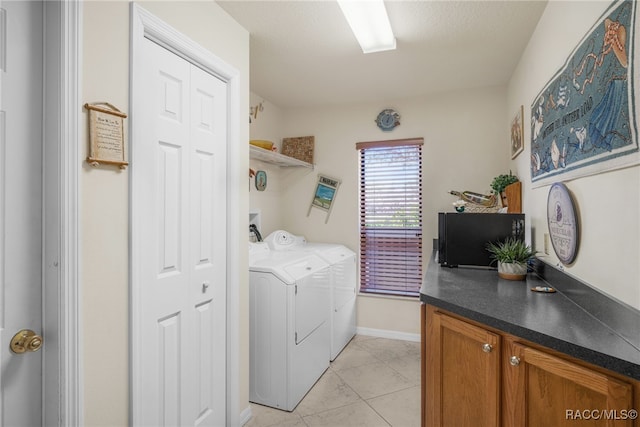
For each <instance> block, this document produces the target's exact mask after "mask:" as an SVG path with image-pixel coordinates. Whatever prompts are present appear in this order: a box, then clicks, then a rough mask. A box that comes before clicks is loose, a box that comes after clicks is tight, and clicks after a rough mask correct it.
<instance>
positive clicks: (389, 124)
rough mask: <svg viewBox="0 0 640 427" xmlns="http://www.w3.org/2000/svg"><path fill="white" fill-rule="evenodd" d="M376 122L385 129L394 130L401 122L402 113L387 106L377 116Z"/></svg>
mask: <svg viewBox="0 0 640 427" xmlns="http://www.w3.org/2000/svg"><path fill="white" fill-rule="evenodd" d="M376 124H377V125H378V127H379V128H380V129H382V130H384V131H390V130H393V128H395V127H396V126H398V125H399V124H400V114H398V112H397V111H396V110H393V109H391V108H386V109H384V110H382V111H380V114H378V117H376Z"/></svg>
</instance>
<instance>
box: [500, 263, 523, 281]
mask: <svg viewBox="0 0 640 427" xmlns="http://www.w3.org/2000/svg"><path fill="white" fill-rule="evenodd" d="M498 276H499V277H502V278H503V279H507V280H524V279H525V278H526V277H527V264H526V263H519V262H500V261H498Z"/></svg>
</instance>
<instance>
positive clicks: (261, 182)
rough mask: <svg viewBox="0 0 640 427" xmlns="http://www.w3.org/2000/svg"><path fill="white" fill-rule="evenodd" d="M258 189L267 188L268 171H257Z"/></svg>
mask: <svg viewBox="0 0 640 427" xmlns="http://www.w3.org/2000/svg"><path fill="white" fill-rule="evenodd" d="M255 179H256V190H258V191H264V190H265V189H266V188H267V173H266V172H265V171H256V178H255Z"/></svg>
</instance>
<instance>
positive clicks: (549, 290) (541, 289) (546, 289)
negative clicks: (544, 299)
mask: <svg viewBox="0 0 640 427" xmlns="http://www.w3.org/2000/svg"><path fill="white" fill-rule="evenodd" d="M531 290H532V291H533V292H541V293H543V294H552V293H554V292H555V291H556V290H555V289H554V288H552V287H550V286H534V287H533V288H531Z"/></svg>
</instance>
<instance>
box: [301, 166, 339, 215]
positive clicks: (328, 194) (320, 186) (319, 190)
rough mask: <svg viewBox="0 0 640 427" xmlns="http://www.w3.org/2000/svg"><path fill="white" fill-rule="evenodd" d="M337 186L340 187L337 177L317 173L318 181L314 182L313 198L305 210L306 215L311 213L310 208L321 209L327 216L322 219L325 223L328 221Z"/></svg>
mask: <svg viewBox="0 0 640 427" xmlns="http://www.w3.org/2000/svg"><path fill="white" fill-rule="evenodd" d="M338 187H340V180H339V179H335V178H330V177H328V176H324V175H318V182H317V183H316V187H315V190H314V192H313V198H312V200H311V205H310V206H309V210H308V211H307V216H309V214H310V213H311V208H317V209H320V210H323V211H325V212H326V213H327V217H326V219H325V221H324V223H325V224H326V223H327V222H328V221H329V215H330V214H331V209H332V208H333V202H334V200H335V198H336V193H337V192H338Z"/></svg>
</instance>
